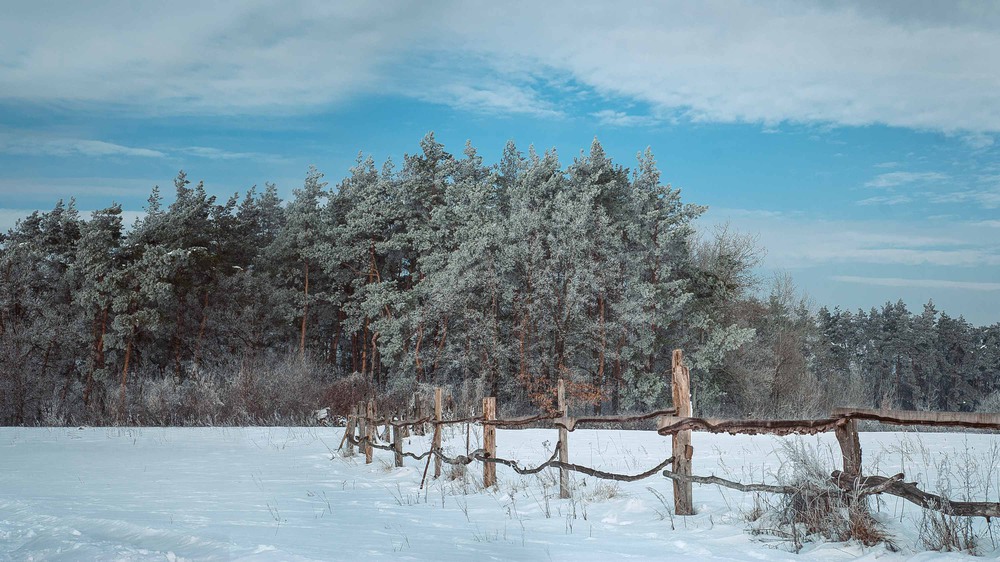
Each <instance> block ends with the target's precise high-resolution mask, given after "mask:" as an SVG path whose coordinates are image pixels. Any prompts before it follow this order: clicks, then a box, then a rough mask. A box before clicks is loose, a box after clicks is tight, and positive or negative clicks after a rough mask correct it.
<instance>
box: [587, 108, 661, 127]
mask: <svg viewBox="0 0 1000 562" xmlns="http://www.w3.org/2000/svg"><path fill="white" fill-rule="evenodd" d="M590 115H591V116H592V117H596V118H597V121H598V123H600V124H601V125H606V126H608V127H644V126H648V125H655V124H657V123H659V119H657V118H655V117H652V116H650V115H630V114H628V113H625V112H624V111H616V110H614V109H602V110H600V111H597V112H594V113H591V114H590Z"/></svg>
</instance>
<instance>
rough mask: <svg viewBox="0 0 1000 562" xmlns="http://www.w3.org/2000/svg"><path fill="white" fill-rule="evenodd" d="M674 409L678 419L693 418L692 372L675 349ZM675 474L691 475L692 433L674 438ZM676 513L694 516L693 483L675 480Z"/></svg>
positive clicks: (681, 353) (673, 361)
mask: <svg viewBox="0 0 1000 562" xmlns="http://www.w3.org/2000/svg"><path fill="white" fill-rule="evenodd" d="M672 366H673V369H672V374H673V383H674V384H673V395H674V408H675V409H676V410H677V417H679V418H689V417H691V371H689V370H688V368H687V367H685V366H684V352H683V351H681V350H680V349H675V350H674V354H673V360H672ZM671 441H672V444H673V455H674V464H673V471H674V474H679V475H683V476H690V475H691V457H692V456H693V455H694V448H693V447H691V431H690V430H684V431H678V432H677V433H674V434H673V436H672V440H671ZM674 512H675V513H676V514H677V515H694V499H693V498H692V493H691V481H690V480H688V481H686V482H681V481H678V480H674Z"/></svg>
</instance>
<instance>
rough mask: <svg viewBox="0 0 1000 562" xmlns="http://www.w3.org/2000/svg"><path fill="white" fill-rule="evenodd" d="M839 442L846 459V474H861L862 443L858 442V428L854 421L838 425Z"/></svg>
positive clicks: (846, 421)
mask: <svg viewBox="0 0 1000 562" xmlns="http://www.w3.org/2000/svg"><path fill="white" fill-rule="evenodd" d="M834 431H836V433H837V442H838V443H840V452H841V455H842V456H843V458H844V472H845V473H847V474H855V475H857V474H861V441H860V440H858V426H857V422H855V421H854V420H845V421H844V423H842V424H839V425H837V428H836V429H835V430H834Z"/></svg>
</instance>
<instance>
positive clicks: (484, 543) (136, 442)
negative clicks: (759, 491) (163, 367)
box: [0, 426, 1000, 561]
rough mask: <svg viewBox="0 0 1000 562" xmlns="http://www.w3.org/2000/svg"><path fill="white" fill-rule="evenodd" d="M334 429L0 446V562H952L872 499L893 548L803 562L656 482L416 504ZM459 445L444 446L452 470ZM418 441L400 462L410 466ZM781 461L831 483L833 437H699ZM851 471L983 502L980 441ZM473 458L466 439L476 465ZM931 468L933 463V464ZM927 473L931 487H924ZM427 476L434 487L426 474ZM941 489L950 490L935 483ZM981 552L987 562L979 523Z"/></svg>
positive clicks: (642, 459) (501, 433)
mask: <svg viewBox="0 0 1000 562" xmlns="http://www.w3.org/2000/svg"><path fill="white" fill-rule="evenodd" d="M342 434H343V428H82V429H81V428H0V560H85V559H87V560H109V559H111V560H228V559H240V560H373V559H393V560H575V561H579V560H619V559H629V560H663V559H673V558H676V559H684V560H800V561H801V560H806V559H808V560H853V559H863V560H875V559H878V560H903V559H912V560H935V561H936V560H966V559H973V558H971V557H969V556H967V555H964V554H955V553H939V552H926V551H924V550H923V549H922V547H921V546H920V544H919V539H918V536H917V535H918V531H917V529H918V526H919V522H920V517H921V514H920V510H919V509H917V508H916V507H915V506H912V505H910V504H908V503H906V502H904V501H902V500H897V499H896V498H891V497H889V498H887V499H886V500H885V501H884V502H882V503H881V505H880V508H879V513H878V517H879V518H880V520H883V521H885V522H886V523H887V524H888V526H889V532H890V533H891V534H892V535H893V536H894V538H895V539H896V542H897V544H898V545H899V546H900V547H901V549H902V550H901V552H899V553H890V552H887V551H886V549H885V548H884V547H881V546H876V547H863V546H861V545H858V544H855V543H847V544H845V543H824V542H817V543H807V544H806V546H805V548H804V550H803V552H802V553H801V554H794V553H792V552H790V551H789V550H790V548H791V545H790V544H789V543H787V542H784V541H779V540H777V539H775V538H774V537H769V536H767V535H758V536H752V535H750V534H749V533H747V532H746V527H747V523H746V519H745V514H746V513H747V512H748V511H750V510H751V509H752V508H753V505H754V497H753V494H743V493H739V492H735V491H732V490H725V489H720V488H719V487H717V486H699V485H697V484H696V485H695V486H694V500H695V506H696V509H697V511H698V514H697V515H695V516H692V517H674V516H672V515H671V513H672V505H673V499H672V492H671V489H672V488H671V484H670V482H669V481H668V480H667V479H666V478H664V477H662V476H654V477H652V478H648V479H646V480H642V481H639V482H633V483H617V482H611V481H602V480H596V479H594V478H589V477H581V475H579V474H575V473H574V474H573V476H572V483H573V496H574V497H573V498H572V499H570V500H560V499H558V472H557V471H556V470H546V471H544V472H543V473H541V474H539V475H535V476H520V475H517V474H516V473H514V472H513V471H512V470H510V469H509V468H507V467H503V466H498V467H497V476H498V485H497V486H496V487H495V488H493V489H490V490H483V489H482V486H481V481H482V468H481V467H482V465H481V464H479V463H473V464H472V465H469V467H468V470H467V471H466V474H465V475H464V477H462V476H461V475H460V472H461V471H460V470H458V471H454V474H453V470H452V469H451V468H450V467H449V466H448V465H445V466H444V475H443V476H442V478H441V479H440V480H437V481H435V480H433V479H432V478H431V476H430V474H429V475H428V485H427V486H426V487H425V489H424V490H420V489H419V488H418V487H419V484H420V479H421V476H422V474H423V470H424V466H425V463H424V462H423V461H421V462H419V463H418V462H416V461H414V460H412V459H406V460H405V467H404V468H394V467H393V466H392V454H391V453H390V452H387V451H380V450H375V462H374V463H373V464H371V465H365V464H364V457H363V456H360V455H355V456H354V457H350V458H345V457H344V456H343V455H342V454H341V453H338V452H336V451H334V450H333V449H335V448H336V447H337V445H338V444H339V443H340V438H341V436H342ZM465 436H466V431H465V427H464V426H452V427H449V428H447V429H446V430H445V432H444V438H445V448H446V450H447V452H448V453H449V454H456V453H465ZM557 436H558V433H557V431H556V430H554V429H545V430H543V429H527V430H498V431H497V447H498V449H497V453H498V455H499V456H501V457H504V458H510V459H517V460H518V461H519V462H520V463H521V465H522V466H532V465H534V464H537V463H540V462H543V461H544V460H546V459H547V458H548V457H549V455H550V454H551V452H552V447H553V446H554V444H555V442H556V440H557ZM429 441H430V436H429V435H428V436H424V437H416V436H415V437H412V438H410V439H408V440H407V442H406V444H405V450H407V451H412V452H415V453H422V452H424V451H426V450H427V448H428V447H429ZM782 441H785V442H790V443H796V444H797V446H801V447H808V448H813V449H815V450H816V451H817V452H818V454H819V456H820V457H821V458H823V459H824V464H827V465H829V466H830V468H831V469H833V468H836V467H838V466H839V449H838V448H837V446H836V443H835V439H834V437H833V435H832V434H829V435H819V436H815V437H806V438H774V437H767V436H753V437H751V436H729V435H710V434H704V433H695V434H694V447H695V455H694V472H695V473H696V474H699V475H707V474H717V475H719V476H723V477H726V478H730V479H733V480H738V481H741V482H751V481H754V482H760V481H766V482H774V481H775V480H774V479H775V475H776V474H779V473H787V471H788V470H790V467H789V465H788V463H787V462H785V457H784V456H783V454H782V452H781V446H780V443H781V442H782ZM861 442H862V447H863V448H864V453H865V465H866V468H868V467H870V468H871V469H877V473H879V474H885V475H889V474H894V473H896V472H899V471H905V472H906V475H907V480H908V481H914V480H916V481H918V482H920V483H921V485H922V487H923V488H924V489H926V490H928V491H937V490H941V489H945V488H947V487H948V486H950V491H951V493H952V497H957V496H958V495H960V494H963V493H967V492H968V493H969V495H971V497H972V499H976V500H985V499H987V498H988V499H990V500H992V501H996V499H997V490H998V487H997V484H998V482H1000V467H998V466H997V463H998V462H1000V461H998V460H997V458H998V457H1000V454H998V448H997V443H1000V439H998V438H997V437H996V436H994V435H986V434H968V435H963V434H946V433H932V434H908V433H862V434H861ZM480 443H481V431H480V430H478V428H476V427H475V426H473V428H472V438H471V446H472V448H476V447H477V446H478V445H479V444H480ZM668 456H670V439H668V438H666V437H661V436H659V435H657V434H656V433H655V432H652V431H618V430H578V431H575V432H573V433H571V434H570V461H571V462H575V463H579V464H584V465H587V466H592V467H595V468H601V469H604V470H610V471H614V472H619V473H629V474H634V473H638V472H641V471H644V470H647V469H648V468H650V467H652V466H655V465H656V464H657V463H659V462H660V461H662V460H663V459H664V458H666V457H668ZM943 459H948V460H947V463H946V464H942V462H943ZM939 468H940V469H941V470H940V471H939V470H938V469H939ZM432 471H433V467H431V471H430V472H431V473H432ZM939 472H940V473H941V474H948V475H950V476H951V478H950V480H949V481H947V482H946V481H943V480H942V479H941V478H939ZM977 524H979V525H980V526H981V527H982V530H981V532H982V533H983V539H982V543H983V544H982V545H981V546H982V548H981V550H983V551H984V552H985V553H986V554H988V555H990V556H995V552H996V549H995V547H994V546H993V544H992V542H991V541H992V539H991V536H990V535H989V534H988V533H987V531H989V529H986V528H985V527H983V525H984V524H983V523H982V522H979V523H977ZM997 535H1000V533H997Z"/></svg>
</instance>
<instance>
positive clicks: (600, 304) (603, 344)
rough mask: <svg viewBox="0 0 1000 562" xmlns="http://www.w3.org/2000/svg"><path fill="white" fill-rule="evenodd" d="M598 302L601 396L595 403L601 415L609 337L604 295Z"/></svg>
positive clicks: (598, 381) (599, 389) (598, 379)
mask: <svg viewBox="0 0 1000 562" xmlns="http://www.w3.org/2000/svg"><path fill="white" fill-rule="evenodd" d="M597 301H598V307H599V308H600V319H601V321H600V336H601V347H600V350H599V352H598V359H597V380H596V381H595V386H596V387H597V391H598V393H599V394H598V396H597V399H596V400H595V401H594V413H595V414H600V413H601V403H602V402H603V401H604V356H605V350H606V348H607V337H606V334H605V332H604V322H605V316H604V296H603V295H602V296H600V297H598V298H597Z"/></svg>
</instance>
